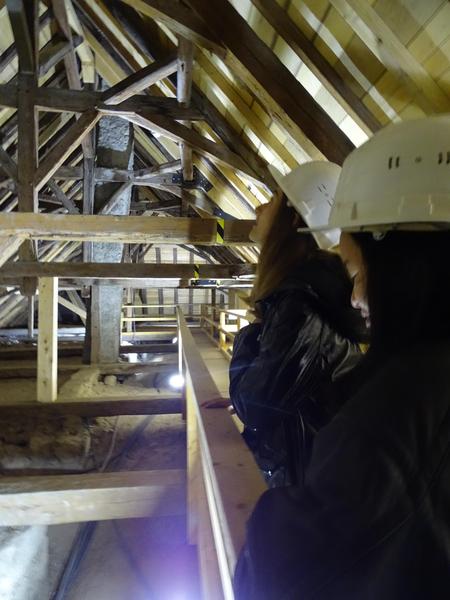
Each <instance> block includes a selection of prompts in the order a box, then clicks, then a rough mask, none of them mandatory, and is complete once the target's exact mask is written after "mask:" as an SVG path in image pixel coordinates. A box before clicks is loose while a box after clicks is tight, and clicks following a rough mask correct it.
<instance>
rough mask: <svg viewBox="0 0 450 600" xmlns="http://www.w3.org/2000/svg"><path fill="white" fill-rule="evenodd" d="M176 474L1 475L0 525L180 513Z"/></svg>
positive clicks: (181, 494)
mask: <svg viewBox="0 0 450 600" xmlns="http://www.w3.org/2000/svg"><path fill="white" fill-rule="evenodd" d="M185 502H186V500H185V473H184V471H181V470H176V469H172V470H166V471H131V472H119V473H91V474H86V475H51V476H48V477H44V476H36V477H2V478H1V483H0V526H1V527H21V526H25V525H57V524H60V523H81V522H84V521H104V520H109V519H130V518H135V517H150V516H179V515H183V514H184V513H185Z"/></svg>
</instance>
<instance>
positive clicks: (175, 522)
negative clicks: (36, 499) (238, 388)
mask: <svg viewBox="0 0 450 600" xmlns="http://www.w3.org/2000/svg"><path fill="white" fill-rule="evenodd" d="M195 338H196V342H197V343H198V345H199V348H200V351H201V353H202V355H203V357H204V358H205V360H207V362H208V367H209V368H210V371H211V374H212V376H213V378H214V380H215V381H216V384H217V385H218V388H219V391H220V393H221V394H222V395H223V396H224V397H226V396H227V393H228V361H227V360H226V359H225V358H224V357H223V356H222V355H221V354H220V353H219V351H218V350H217V349H216V348H214V347H213V346H212V344H211V343H210V342H209V340H208V339H207V338H206V336H204V335H203V334H197V335H195ZM172 358H173V357H172ZM59 384H60V386H59V400H60V401H64V400H65V399H66V400H70V399H71V400H75V399H80V398H93V397H96V398H101V397H110V398H111V397H114V396H121V397H126V396H127V395H129V396H130V397H139V396H147V395H148V393H149V387H151V386H155V385H156V387H157V388H158V387H160V386H161V385H162V384H163V378H160V379H158V378H157V379H156V380H155V378H154V375H153V374H149V373H145V374H142V375H138V376H134V377H130V378H127V379H126V380H125V382H124V383H117V384H116V385H107V384H106V383H105V378H104V374H102V373H100V372H99V371H98V369H89V368H83V369H81V370H80V371H78V372H77V371H74V372H71V373H67V372H65V373H63V374H61V375H60V377H59ZM161 391H162V393H164V391H165V390H164V389H162V390H161ZM152 392H153V393H155V392H156V389H155V390H152ZM35 398H36V381H35V380H34V379H32V378H26V379H8V380H3V381H2V380H0V404H2V403H5V404H6V403H11V402H25V403H27V402H34V401H35ZM143 419H145V417H120V418H119V420H117V418H116V417H114V418H97V419H82V418H80V417H68V418H67V419H62V420H57V421H56V422H54V423H48V422H45V421H43V422H39V420H36V419H35V420H31V421H28V422H27V421H24V422H23V423H10V424H7V423H2V426H1V428H0V469H8V468H10V469H11V468H26V469H39V468H43V467H45V468H47V469H48V468H51V469H56V470H64V469H77V470H80V471H85V470H93V469H96V468H98V467H99V466H101V465H102V464H103V462H104V461H105V457H107V456H108V454H110V447H111V441H112V439H113V434H114V430H115V428H116V427H117V435H116V439H115V444H114V448H113V450H112V452H111V456H112V458H113V459H116V463H115V464H114V470H146V469H185V467H186V432H185V423H184V422H183V420H182V418H181V416H179V415H155V416H152V417H148V422H147V426H146V428H145V430H144V431H143V432H142V433H141V435H140V436H139V437H138V439H137V441H136V443H135V444H134V445H133V446H132V447H131V448H129V449H128V450H127V452H125V453H124V452H123V448H124V446H125V444H126V441H127V440H129V439H130V436H132V432H133V431H134V430H135V428H136V426H137V425H138V424H139V423H142V420H143ZM80 527H82V525H56V526H51V527H48V528H45V527H43V528H41V530H42V531H40V532H39V534H40V535H36V531H34V530H35V528H27V532H26V535H28V536H29V539H32V538H34V537H36V544H35V546H36V548H38V546H39V548H40V550H39V551H36V552H34V553H33V552H31V554H30V561H29V562H28V563H26V561H24V560H17V552H16V550H17V549H18V546H17V544H16V546H15V550H14V551H13V550H11V548H10V549H9V550H8V546H7V544H6V545H2V544H0V546H1V547H0V551H1V549H2V547H4V548H6V552H5V553H4V554H0V557H1V559H2V566H3V571H1V570H0V600H52V599H53V598H54V595H53V592H54V591H55V589H56V588H57V583H58V580H59V578H60V575H61V572H62V570H63V567H64V565H65V563H66V560H67V557H68V555H69V552H70V549H71V546H72V543H73V540H74V538H75V536H76V535H77V532H78V531H79V528H80ZM12 533H13V532H10V531H7V528H0V540H2V537H1V535H2V534H4V535H6V537H8V536H9V539H13V537H14V536H12V537H11V535H12ZM16 533H18V535H19V537H23V536H22V534H21V532H16ZM38 538H39V540H38ZM5 539H6V538H5ZM47 540H48V541H47ZM38 542H39V544H40V545H39V544H38ZM47 552H48V559H47ZM36 556H39V560H38V561H36ZM23 558H24V557H23ZM14 569H15V570H14ZM45 570H46V572H47V573H46V574H47V576H46V578H45V580H44V581H42V572H43V571H44V574H45ZM2 573H6V574H8V573H9V574H10V575H11V574H14V577H15V581H21V580H22V579H23V581H25V580H26V581H28V582H31V583H32V584H33V582H34V589H32V591H30V589H25V588H24V589H21V587H20V585H19V584H17V585H16V586H15V589H13V590H12V591H11V590H10V591H9V592H7V593H6V592H5V593H3V589H2V584H3V585H4V586H7V585H9V584H8V581H9V582H10V581H11V577H9V575H4V574H3V575H2ZM8 578H9V579H8ZM10 587H11V586H10ZM13 587H14V586H13ZM200 599H201V593H200V591H199V582H198V565H197V557H196V549H195V548H193V547H192V546H189V545H188V544H187V543H186V523H185V518H184V517H172V518H170V517H160V518H148V519H129V520H123V521H104V522H99V523H98V524H97V526H96V528H95V530H94V533H93V537H92V540H91V542H90V544H89V546H88V548H87V551H86V553H85V555H84V557H83V559H82V561H81V564H80V567H79V570H78V573H77V575H76V576H75V577H73V578H72V585H71V587H70V589H69V591H68V593H67V595H66V596H65V600H200ZM204 600H208V599H204Z"/></svg>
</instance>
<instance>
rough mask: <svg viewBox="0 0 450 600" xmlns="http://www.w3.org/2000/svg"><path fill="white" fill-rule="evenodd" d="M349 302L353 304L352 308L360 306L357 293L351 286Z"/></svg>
mask: <svg viewBox="0 0 450 600" xmlns="http://www.w3.org/2000/svg"><path fill="white" fill-rule="evenodd" d="M350 302H351V305H352V306H353V308H356V309H360V308H361V299H360V298H359V295H358V294H357V293H356V290H355V288H353V291H352V297H351V300H350Z"/></svg>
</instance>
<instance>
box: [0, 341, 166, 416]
mask: <svg viewBox="0 0 450 600" xmlns="http://www.w3.org/2000/svg"><path fill="white" fill-rule="evenodd" d="M83 348H84V344H77V343H75V344H74V343H73V342H72V343H70V344H65V345H64V344H63V343H61V341H59V343H58V357H59V358H63V357H64V358H65V357H71V356H80V355H81V354H82V353H83ZM177 351H178V350H177V345H176V344H172V343H171V342H167V343H166V344H132V345H130V346H121V347H120V354H130V353H132V354H134V353H141V352H142V353H149V354H165V353H167V354H171V353H174V352H177ZM36 356H37V347H36V346H29V345H28V344H27V345H26V346H22V345H19V344H17V345H14V346H4V347H0V361H1V360H27V359H33V358H36ZM94 400H95V399H93V400H91V401H90V402H94ZM97 400H98V398H97ZM85 401H86V400H85ZM171 401H172V400H171ZM52 406H53V405H52Z"/></svg>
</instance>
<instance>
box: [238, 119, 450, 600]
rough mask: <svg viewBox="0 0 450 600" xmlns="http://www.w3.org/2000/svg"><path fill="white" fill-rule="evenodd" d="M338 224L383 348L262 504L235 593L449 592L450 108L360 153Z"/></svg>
mask: <svg viewBox="0 0 450 600" xmlns="http://www.w3.org/2000/svg"><path fill="white" fill-rule="evenodd" d="M330 226H333V227H339V228H341V229H342V230H344V233H343V234H342V238H341V253H342V257H343V260H344V261H345V263H346V266H347V268H348V271H349V274H350V275H351V276H352V278H353V280H354V292H353V304H354V306H356V307H358V308H359V309H360V310H361V312H362V313H363V315H364V317H365V318H366V319H367V320H369V321H370V326H371V346H370V350H369V352H368V353H367V355H366V356H365V357H364V359H363V360H362V361H361V363H360V366H359V367H358V368H357V369H356V372H355V373H357V374H358V375H359V388H358V390H357V392H356V393H355V395H354V396H353V397H352V398H351V399H350V400H348V401H347V402H346V403H345V405H344V406H343V408H342V409H341V411H340V412H339V413H338V415H337V416H336V417H335V418H334V419H333V421H332V422H331V423H330V424H329V425H328V426H326V427H324V428H323V429H322V430H321V431H320V432H319V433H318V434H317V436H316V438H315V442H314V452H313V456H312V459H311V462H310V464H309V466H308V469H307V472H306V476H305V484H304V485H302V486H298V487H297V488H296V489H295V490H294V489H292V490H291V491H289V490H270V491H269V492H267V493H266V494H264V495H263V497H262V498H261V500H260V502H259V503H258V505H257V507H256V509H255V511H254V513H253V515H252V517H251V519H250V521H249V527H248V538H247V543H246V546H245V548H244V551H243V553H242V554H241V558H240V562H239V565H238V569H237V574H236V597H237V598H238V599H245V600H272V599H273V600H275V599H276V600H283V599H287V598H301V599H303V598H314V599H317V600H322V599H323V600H325V599H326V600H338V599H339V600H342V599H345V600H381V599H383V600H403V599H405V600H415V599H417V600H419V599H420V600H440V599H444V598H448V597H449V594H450V447H449V441H450V302H449V301H450V260H449V258H450V231H449V230H450V116H448V115H447V116H436V117H429V118H426V119H421V120H418V121H412V122H405V123H399V124H395V125H391V126H389V127H387V128H386V129H384V130H382V131H381V132H379V133H377V134H375V135H374V136H373V138H372V139H370V140H369V141H368V142H367V143H366V144H364V145H363V146H361V147H360V148H359V149H357V150H355V151H354V152H353V153H352V154H351V155H350V156H349V157H348V159H347V160H346V161H345V163H344V166H343V171H342V175H341V178H340V181H339V185H338V189H337V191H336V198H335V205H334V207H333V209H332V212H331V216H330ZM362 231H363V233H362Z"/></svg>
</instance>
